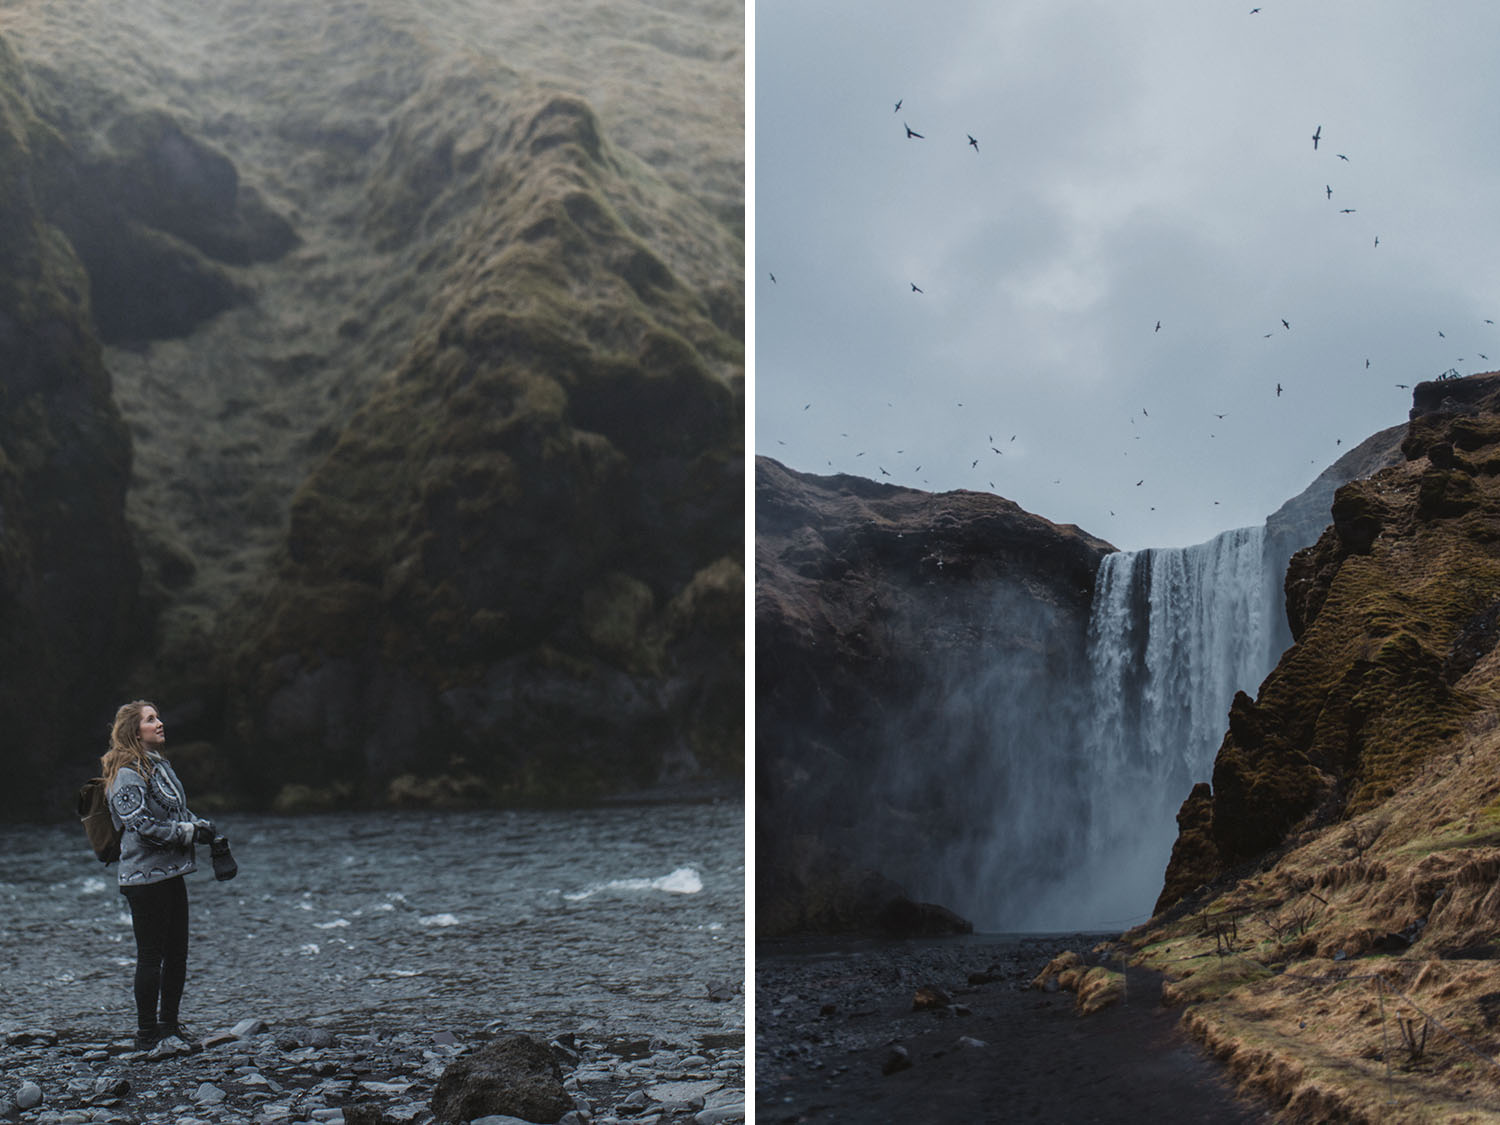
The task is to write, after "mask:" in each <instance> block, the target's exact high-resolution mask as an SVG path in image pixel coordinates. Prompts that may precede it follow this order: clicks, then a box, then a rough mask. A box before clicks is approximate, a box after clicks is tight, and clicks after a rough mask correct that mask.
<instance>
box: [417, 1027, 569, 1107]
mask: <svg viewBox="0 0 1500 1125" xmlns="http://www.w3.org/2000/svg"><path fill="white" fill-rule="evenodd" d="M572 1108H573V1099H572V1098H570V1097H569V1096H568V1093H567V1091H566V1090H564V1089H563V1084H562V1070H561V1068H560V1067H559V1066H558V1065H557V1062H556V1060H555V1059H553V1057H552V1052H551V1051H550V1050H549V1049H548V1048H547V1045H546V1044H545V1043H541V1042H538V1041H537V1040H535V1039H532V1038H529V1037H528V1036H525V1035H513V1036H510V1037H508V1038H506V1039H502V1040H500V1041H498V1042H495V1043H490V1044H488V1045H487V1046H485V1047H482V1048H480V1049H479V1050H478V1051H476V1052H475V1053H474V1054H473V1055H471V1056H468V1057H466V1058H462V1059H459V1060H457V1061H455V1062H454V1063H452V1064H451V1065H450V1066H449V1067H448V1069H447V1070H445V1071H444V1072H443V1076H442V1077H441V1078H440V1079H439V1080H438V1085H437V1089H436V1090H435V1091H433V1095H432V1111H433V1113H435V1114H436V1115H437V1117H438V1119H439V1120H441V1121H471V1120H473V1119H474V1118H476V1117H483V1116H485V1115H493V1114H511V1115H514V1116H518V1117H524V1118H525V1119H526V1120H528V1121H535V1122H555V1121H557V1120H558V1119H559V1118H561V1117H562V1116H563V1114H565V1113H567V1112H568V1111H570V1110H571V1109H572Z"/></svg>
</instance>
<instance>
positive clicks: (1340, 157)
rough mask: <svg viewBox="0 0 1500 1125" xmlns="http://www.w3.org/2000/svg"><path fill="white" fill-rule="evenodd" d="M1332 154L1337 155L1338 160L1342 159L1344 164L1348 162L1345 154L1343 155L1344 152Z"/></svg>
mask: <svg viewBox="0 0 1500 1125" xmlns="http://www.w3.org/2000/svg"><path fill="white" fill-rule="evenodd" d="M1333 155H1334V156H1337V157H1338V158H1339V159H1340V160H1342V161H1343V162H1344V163H1345V164H1348V163H1349V158H1348V157H1347V156H1345V155H1344V154H1343V153H1342V152H1336V153H1334V154H1333Z"/></svg>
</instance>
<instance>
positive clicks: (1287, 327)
mask: <svg viewBox="0 0 1500 1125" xmlns="http://www.w3.org/2000/svg"><path fill="white" fill-rule="evenodd" d="M1281 327H1283V328H1285V329H1287V330H1288V331H1290V330H1291V327H1292V326H1291V325H1290V324H1288V323H1287V322H1286V318H1285V317H1283V318H1282V321H1281Z"/></svg>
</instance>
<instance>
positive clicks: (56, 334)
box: [0, 40, 139, 817]
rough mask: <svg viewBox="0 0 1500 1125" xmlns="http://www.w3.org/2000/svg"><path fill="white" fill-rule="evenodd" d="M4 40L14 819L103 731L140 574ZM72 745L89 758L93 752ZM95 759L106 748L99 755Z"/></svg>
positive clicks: (91, 366) (39, 808) (2, 476)
mask: <svg viewBox="0 0 1500 1125" xmlns="http://www.w3.org/2000/svg"><path fill="white" fill-rule="evenodd" d="M22 91H23V83H22V81H21V71H20V67H19V64H18V62H17V60H16V58H15V56H14V54H13V53H12V52H11V50H10V48H9V47H8V45H7V44H6V43H5V41H4V40H0V713H3V714H5V715H7V716H8V717H9V720H8V722H9V730H8V732H7V736H6V738H5V739H4V740H3V742H0V747H3V748H0V764H3V768H4V771H5V774H6V776H7V778H9V779H10V781H11V783H12V785H13V792H14V793H15V794H16V796H15V798H14V799H13V800H12V801H11V802H9V809H10V812H11V814H12V815H16V814H19V815H22V816H26V817H45V816H49V815H57V814H58V813H59V812H60V811H61V810H62V809H63V808H64V807H66V806H65V804H64V800H65V797H66V796H67V795H68V789H69V784H68V779H67V778H66V777H62V778H60V777H59V776H58V772H57V770H56V769H55V768H53V756H54V755H55V754H56V753H57V751H58V749H59V748H60V747H65V746H72V747H74V748H75V753H74V755H73V759H72V760H73V761H74V762H75V763H76V764H77V766H78V774H79V776H78V777H77V778H76V780H74V781H73V783H72V784H73V787H74V788H76V785H77V783H78V782H79V781H81V780H82V779H83V778H84V777H87V776H88V774H87V773H85V772H84V771H85V770H88V769H89V768H90V767H91V766H92V765H93V764H94V763H92V762H90V761H89V756H88V750H87V748H88V747H97V746H98V745H99V744H100V742H101V738H100V731H99V728H98V727H97V726H96V725H95V720H96V719H99V720H104V719H107V718H108V717H109V716H108V715H107V714H105V715H96V714H95V713H94V712H93V711H92V710H91V709H90V708H89V706H88V703H89V701H91V700H93V699H94V698H96V697H97V696H98V695H99V693H100V692H101V690H102V689H103V688H104V687H105V685H106V684H107V683H108V682H109V680H110V678H111V677H112V676H114V675H117V674H118V672H119V670H120V667H121V665H122V664H123V662H124V657H125V655H126V653H127V652H128V650H129V647H130V646H131V645H132V644H133V643H134V642H135V637H134V635H133V633H132V628H131V626H132V621H133V616H134V604H133V603H134V596H135V583H136V581H137V579H138V576H139V566H138V564H137V561H136V556H135V550H134V547H133V545H132V543H131V540H130V535H129V532H128V531H127V528H126V524H125V481H126V478H127V475H128V471H129V464H130V446H129V439H128V437H127V435H126V432H125V427H124V424H123V423H122V422H121V420H120V415H119V412H118V410H117V409H116V408H115V404H114V402H113V400H112V398H111V397H110V380H109V375H108V373H107V372H106V371H105V369H104V365H103V363H102V362H101V360H100V351H99V344H98V341H97V339H96V337H95V335H94V332H93V329H92V327H91V324H90V319H89V298H88V278H87V275H86V274H85V272H84V270H83V268H82V267H81V265H80V263H79V261H78V258H77V257H76V256H75V255H74V253H73V252H72V250H71V248H70V247H69V246H68V243H67V241H66V240H65V239H64V238H63V237H62V236H61V235H60V234H59V232H58V231H57V230H56V229H55V228H54V227H52V226H51V225H50V224H49V223H48V222H47V220H46V218H45V217H44V215H43V213H42V207H41V200H40V199H39V195H40V194H41V193H40V190H39V188H40V185H41V184H42V183H43V182H44V181H45V175H44V172H43V169H44V162H43V158H42V155H41V154H45V153H46V152H47V151H49V150H51V149H52V148H54V147H55V146H56V144H57V143H58V138H57V136H56V134H55V133H54V132H52V130H50V129H49V128H48V127H47V126H45V125H44V124H42V122H41V121H40V120H39V119H38V117H37V116H36V113H35V111H34V108H33V107H32V105H31V104H30V102H29V100H28V99H27V98H26V97H25V96H24V94H23V92H22ZM77 748H84V749H83V750H82V753H78V752H77ZM96 752H97V751H96Z"/></svg>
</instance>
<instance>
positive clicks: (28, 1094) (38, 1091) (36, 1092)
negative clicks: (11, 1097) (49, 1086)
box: [16, 1082, 42, 1109]
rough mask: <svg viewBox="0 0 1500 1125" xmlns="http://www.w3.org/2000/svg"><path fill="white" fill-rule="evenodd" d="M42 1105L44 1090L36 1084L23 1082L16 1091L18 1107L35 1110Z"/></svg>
mask: <svg viewBox="0 0 1500 1125" xmlns="http://www.w3.org/2000/svg"><path fill="white" fill-rule="evenodd" d="M41 1104H42V1088H41V1087H40V1086H38V1085H37V1084H36V1083H35V1082H22V1083H21V1088H20V1089H19V1090H17V1091H16V1105H18V1106H20V1107H21V1108H22V1109H35V1108H36V1107H37V1106H39V1105H41Z"/></svg>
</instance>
